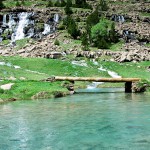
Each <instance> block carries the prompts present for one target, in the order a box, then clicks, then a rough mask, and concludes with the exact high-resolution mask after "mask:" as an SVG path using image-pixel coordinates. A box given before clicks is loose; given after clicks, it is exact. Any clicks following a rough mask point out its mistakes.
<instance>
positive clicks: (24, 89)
mask: <svg viewBox="0 0 150 150" xmlns="http://www.w3.org/2000/svg"><path fill="white" fill-rule="evenodd" d="M82 59H83V58H82ZM0 62H1V65H0V79H1V81H0V86H1V85H4V84H7V83H14V85H13V86H12V88H11V89H10V90H2V89H0V100H1V102H5V101H12V100H23V99H44V98H51V97H60V96H65V95H67V94H69V91H68V90H67V89H66V88H65V87H64V86H63V82H43V81H41V80H43V79H46V78H48V77H51V76H79V77H80V76H83V77H86V76H87V77H110V76H109V75H108V72H107V71H100V70H98V68H99V67H103V68H105V69H106V70H110V71H114V72H116V73H118V74H119V75H120V76H122V77H127V78H130V77H135V78H141V79H143V80H146V81H147V82H150V72H149V70H148V66H150V62H146V61H145V62H138V63H117V62H110V61H100V60H99V61H98V64H97V65H95V64H94V63H93V62H92V61H89V60H87V59H84V60H81V61H80V63H79V64H81V63H83V66H79V65H75V64H73V63H72V60H69V59H66V60H56V59H44V58H21V57H0ZM2 62H3V64H2ZM87 84H89V83H88V82H76V84H75V87H76V88H77V87H86V85H87ZM101 86H103V87H113V86H115V87H123V86H124V84H110V83H109V84H108V83H106V84H103V85H101Z"/></svg>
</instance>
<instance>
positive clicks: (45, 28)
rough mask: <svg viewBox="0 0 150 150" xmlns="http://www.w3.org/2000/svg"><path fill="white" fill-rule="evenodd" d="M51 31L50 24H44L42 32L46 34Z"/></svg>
mask: <svg viewBox="0 0 150 150" xmlns="http://www.w3.org/2000/svg"><path fill="white" fill-rule="evenodd" d="M50 32H51V26H50V25H49V24H44V31H43V32H42V34H44V35H47V34H49V33H50Z"/></svg>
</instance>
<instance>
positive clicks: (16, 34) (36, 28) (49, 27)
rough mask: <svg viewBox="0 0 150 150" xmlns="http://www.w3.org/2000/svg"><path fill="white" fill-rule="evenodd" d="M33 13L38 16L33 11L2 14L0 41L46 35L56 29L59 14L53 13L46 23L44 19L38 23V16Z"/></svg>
mask: <svg viewBox="0 0 150 150" xmlns="http://www.w3.org/2000/svg"><path fill="white" fill-rule="evenodd" d="M34 15H35V16H38V14H35V13H33V12H19V13H18V12H17V13H16V12H14V13H9V14H4V15H3V18H2V20H1V22H2V24H1V25H0V42H2V41H3V40H7V39H11V43H15V41H16V40H20V39H23V38H25V37H27V38H40V37H41V35H42V34H43V35H48V34H50V33H53V32H55V31H56V26H57V23H58V22H59V20H60V16H59V14H54V16H53V18H51V19H50V18H49V19H48V20H47V22H46V23H44V21H43V23H41V22H40V23H39V20H38V19H39V18H38V17H34ZM36 19H37V20H36ZM38 23H39V24H38ZM42 25H43V26H42ZM3 33H5V34H3ZM8 37H9V38H8Z"/></svg>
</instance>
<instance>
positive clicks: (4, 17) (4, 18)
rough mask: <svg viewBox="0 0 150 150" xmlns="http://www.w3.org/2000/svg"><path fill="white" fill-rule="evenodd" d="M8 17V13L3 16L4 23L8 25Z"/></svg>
mask: <svg viewBox="0 0 150 150" xmlns="http://www.w3.org/2000/svg"><path fill="white" fill-rule="evenodd" d="M6 17H7V14H5V15H4V16H3V25H6V24H7V21H6Z"/></svg>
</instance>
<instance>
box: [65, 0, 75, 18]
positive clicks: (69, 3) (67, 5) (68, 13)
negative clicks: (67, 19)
mask: <svg viewBox="0 0 150 150" xmlns="http://www.w3.org/2000/svg"><path fill="white" fill-rule="evenodd" d="M71 5H72V3H71V2H70V0H67V4H66V7H65V8H64V10H65V13H66V15H71V14H72V13H73V12H72V9H71V8H70V6H71Z"/></svg>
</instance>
